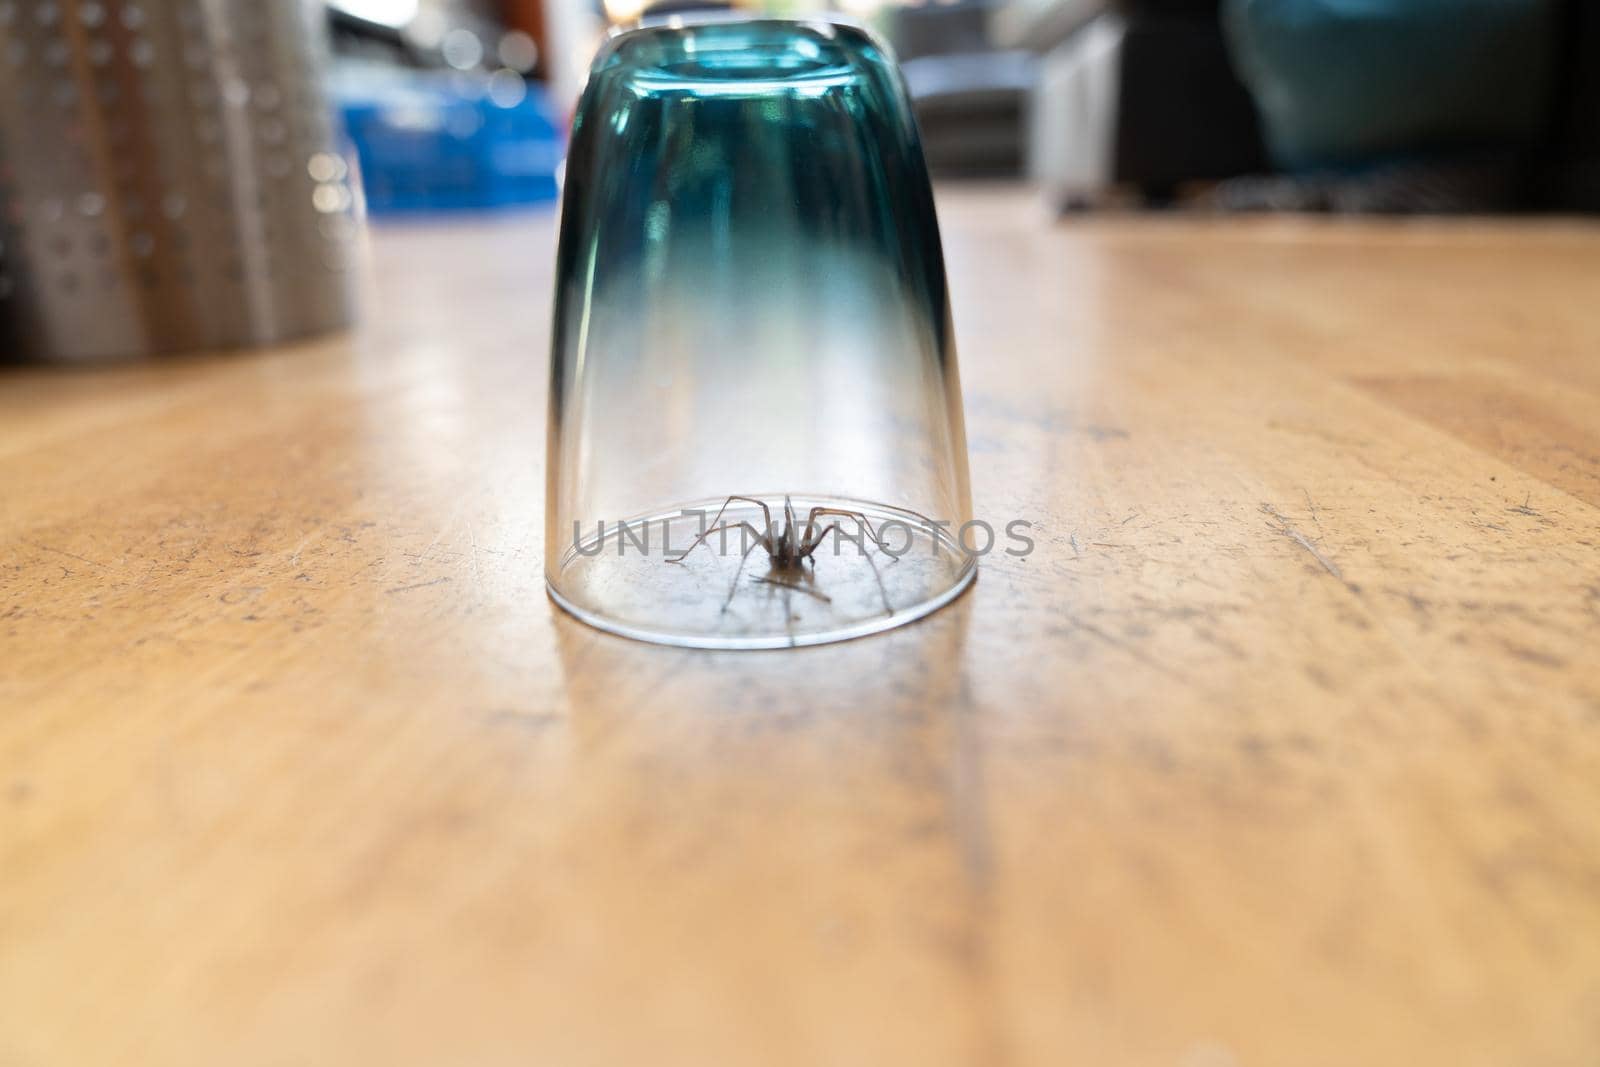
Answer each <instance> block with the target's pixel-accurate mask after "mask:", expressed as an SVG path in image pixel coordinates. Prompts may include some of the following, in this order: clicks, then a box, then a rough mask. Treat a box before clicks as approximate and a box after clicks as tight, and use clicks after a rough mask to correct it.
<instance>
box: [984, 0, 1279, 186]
mask: <svg viewBox="0 0 1600 1067" xmlns="http://www.w3.org/2000/svg"><path fill="white" fill-rule="evenodd" d="M991 32H992V35H993V38H994V40H995V41H996V43H997V44H1000V45H1003V46H1007V47H1026V48H1029V49H1032V50H1033V51H1035V52H1037V53H1039V54H1040V55H1041V59H1040V69H1039V78H1038V83H1037V86H1036V88H1035V90H1034V94H1033V98H1032V108H1031V117H1030V120H1029V124H1028V135H1029V139H1030V142H1031V143H1030V160H1029V170H1030V173H1031V174H1032V176H1033V177H1034V178H1035V179H1037V180H1038V181H1039V182H1040V183H1041V184H1042V185H1043V187H1044V189H1045V191H1046V193H1047V194H1048V195H1049V196H1051V197H1052V198H1053V199H1054V200H1055V201H1056V202H1057V203H1058V204H1059V205H1060V206H1063V207H1073V206H1082V205H1087V204H1091V203H1094V202H1096V201H1097V200H1098V199H1100V198H1102V197H1104V196H1105V194H1107V193H1108V192H1109V191H1110V190H1111V189H1112V188H1113V187H1115V186H1118V185H1127V186H1131V187H1133V188H1135V189H1137V190H1138V191H1140V192H1142V193H1143V194H1145V195H1146V196H1147V197H1149V198H1152V199H1155V200H1158V201H1164V200H1166V199H1168V198H1170V197H1171V196H1172V195H1173V193H1174V192H1176V191H1177V190H1178V189H1179V188H1180V187H1182V186H1183V185H1185V184H1186V183H1189V182H1194V181H1199V180H1206V179H1217V178H1226V177H1230V176H1233V175H1237V174H1248V173H1252V172H1255V171H1259V170H1260V169H1262V167H1263V165H1264V160H1263V154H1262V148H1261V139H1260V135H1259V133H1258V130H1257V121H1256V112H1255V107H1254V105H1253V103H1252V102H1251V100H1250V97H1249V95H1248V94H1247V93H1246V92H1245V90H1244V88H1243V86H1241V85H1240V84H1239V81H1238V79H1237V77H1236V76H1235V75H1234V72H1233V67H1232V64H1231V62H1230V60H1229V57H1228V52H1227V48H1226V45H1225V43H1224V41H1223V36H1222V27H1221V22H1220V20H1219V17H1218V4H1217V0H1010V2H1009V3H1007V4H1006V5H1005V6H1003V7H1001V8H999V9H998V10H996V12H995V13H994V17H993V20H992V23H991Z"/></svg>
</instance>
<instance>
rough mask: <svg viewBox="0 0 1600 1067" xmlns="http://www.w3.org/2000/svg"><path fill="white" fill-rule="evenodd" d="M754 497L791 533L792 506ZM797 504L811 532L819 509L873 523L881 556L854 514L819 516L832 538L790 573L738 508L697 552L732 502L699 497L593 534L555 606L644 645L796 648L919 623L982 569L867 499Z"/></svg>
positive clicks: (912, 516) (740, 505)
mask: <svg viewBox="0 0 1600 1067" xmlns="http://www.w3.org/2000/svg"><path fill="white" fill-rule="evenodd" d="M757 498H758V499H761V500H764V501H765V502H766V503H767V505H768V507H769V508H770V510H771V515H772V518H773V520H774V524H775V526H776V528H777V531H778V533H779V534H781V533H782V530H783V526H784V517H783V501H784V497H783V496H782V494H777V495H774V494H770V493H767V494H760V495H759V496H758V497H757ZM790 500H791V503H792V506H793V509H794V512H795V514H796V516H797V524H798V525H799V526H801V527H803V526H804V523H805V519H806V516H807V514H808V513H809V512H810V511H811V509H812V508H815V507H823V508H832V509H838V510H839V511H845V512H852V513H855V514H856V515H859V516H864V517H865V518H866V520H867V522H869V523H870V524H871V526H872V528H873V530H875V531H876V532H877V534H878V538H879V540H880V542H881V543H882V547H879V546H877V545H874V544H873V541H872V539H871V537H864V536H862V534H861V530H860V524H859V521H858V519H857V518H855V517H852V516H841V515H822V516H820V517H819V522H818V525H817V529H818V530H824V529H825V530H827V533H826V535H825V536H823V538H822V540H821V541H820V543H819V544H818V546H817V548H816V551H815V552H814V553H813V554H812V555H811V556H810V557H809V558H808V559H806V560H804V561H802V562H800V563H798V564H795V563H790V564H782V563H780V562H779V561H777V560H775V559H774V558H773V557H772V556H771V555H770V554H769V553H768V551H767V548H766V546H765V545H763V544H762V543H761V542H760V541H759V540H758V539H757V534H758V533H765V532H766V531H767V525H766V518H765V516H764V515H763V513H762V511H761V509H760V508H759V507H757V506H756V505H755V504H752V503H749V502H746V501H737V500H736V501H733V502H732V503H729V504H728V507H727V509H726V510H725V511H724V512H723V514H722V517H721V518H720V519H717V520H716V522H717V525H718V526H721V525H724V524H733V525H732V526H731V528H730V529H727V530H724V531H721V532H716V533H711V534H709V535H708V536H707V537H706V538H705V539H704V540H702V541H700V542H699V543H698V544H696V543H695V542H696V539H697V536H698V534H699V533H700V531H701V530H702V529H703V528H704V527H705V526H708V525H709V524H710V523H711V522H712V519H713V517H714V516H715V515H716V513H717V510H718V509H719V508H721V507H722V505H723V503H724V501H723V500H700V501H693V502H690V503H687V504H683V505H681V506H679V507H675V508H671V509H667V510H663V511H659V512H656V513H654V514H651V515H646V516H640V517H636V518H632V519H627V520H624V522H623V523H622V524H613V523H611V522H607V523H606V525H605V528H604V529H603V530H600V529H598V528H595V529H591V530H587V531H584V533H585V535H586V536H584V537H583V538H582V539H574V541H573V542H569V544H568V546H567V548H566V551H565V552H563V553H562V555H561V558H560V560H561V561H560V570H559V572H557V573H553V574H547V575H546V578H547V581H546V587H547V588H548V590H549V593H550V598H551V599H552V600H554V601H555V602H556V603H557V604H559V605H560V606H561V607H563V608H565V609H566V610H567V611H569V612H571V613H572V614H573V615H575V616H577V617H578V618H579V619H581V620H583V621H584V622H586V623H588V624H589V625H591V626H595V627H598V628H599V629H602V630H607V631H609V632H611V633H615V634H621V635H622V636H624V637H632V638H635V639H637V640H640V641H651V642H655V643H657V644H665V645H678V646H682V647H687V648H725V649H757V648H794V647H798V646H800V645H820V644H825V643H827V642H830V641H844V640H847V639H849V638H853V637H864V636H866V635H867V634H874V633H879V632H881V631H883V630H888V629H892V628H893V627H896V626H900V625H903V624H904V623H908V622H911V621H912V620H913V619H920V618H921V617H922V616H924V615H926V614H928V613H929V612H931V611H935V610H937V609H939V608H940V607H943V606H944V605H945V604H948V603H949V602H950V601H951V600H954V599H955V598H956V597H957V596H958V595H959V594H960V593H961V591H962V590H963V589H965V588H966V587H967V586H968V585H970V584H971V582H972V579H973V578H974V577H975V576H976V574H977V572H978V561H977V557H976V556H973V555H971V554H969V553H967V552H964V551H963V550H962V549H961V546H960V545H959V544H958V543H957V542H956V541H955V540H954V538H953V537H952V536H951V535H950V534H949V533H947V532H945V531H942V530H940V529H938V527H936V526H934V525H933V523H932V522H930V521H929V520H928V519H927V518H925V517H924V516H922V515H919V514H917V513H915V512H912V511H906V510H902V509H900V508H891V507H888V506H886V505H883V504H873V503H869V502H867V501H862V500H848V499H841V498H829V497H813V496H808V497H798V496H794V497H791V498H790ZM685 512H689V514H685ZM702 513H703V514H702ZM741 523H744V524H748V527H749V528H746V527H745V526H740V525H737V524H741ZM797 532H798V533H800V534H802V535H803V533H804V530H803V529H801V530H799V531H797ZM686 551H687V553H688V554H687V555H684V553H685V552H686ZM680 557H681V562H674V561H675V560H678V559H679V558H680Z"/></svg>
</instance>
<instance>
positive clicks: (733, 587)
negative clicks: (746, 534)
mask: <svg viewBox="0 0 1600 1067" xmlns="http://www.w3.org/2000/svg"><path fill="white" fill-rule="evenodd" d="M755 547H756V546H755V544H751V545H750V546H749V547H747V548H746V549H745V550H744V555H742V556H740V557H739V569H738V570H736V571H734V572H733V581H732V582H730V583H729V585H728V599H726V600H724V601H723V602H722V610H723V611H727V610H728V605H729V604H732V603H733V594H735V593H737V592H738V591H739V575H741V574H743V573H744V564H745V561H746V560H748V559H749V558H750V552H751V549H754V548H755Z"/></svg>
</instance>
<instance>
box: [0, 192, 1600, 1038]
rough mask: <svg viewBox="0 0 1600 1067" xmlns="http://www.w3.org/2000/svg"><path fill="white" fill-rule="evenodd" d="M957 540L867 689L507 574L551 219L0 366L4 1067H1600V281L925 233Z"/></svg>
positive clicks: (1139, 233) (455, 227)
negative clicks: (249, 335) (963, 421)
mask: <svg viewBox="0 0 1600 1067" xmlns="http://www.w3.org/2000/svg"><path fill="white" fill-rule="evenodd" d="M941 208H942V212H943V217H944V225H945V229H946V243H947V253H948V256H949V260H950V267H951V274H952V286H953V292H954V295H955V299H956V322H957V327H958V333H959V339H960V344H961V356H962V361H963V376H964V380H965V387H966V390H967V416H968V425H969V431H970V437H971V441H970V444H971V455H972V467H973V478H974V485H975V493H976V505H977V511H978V513H979V514H980V515H981V516H983V517H985V518H987V519H990V520H991V521H997V522H1003V521H1006V520H1009V519H1011V518H1016V517H1020V518H1027V519H1030V520H1032V521H1034V522H1035V523H1036V524H1037V525H1038V531H1037V537H1038V548H1037V551H1036V552H1035V553H1034V554H1033V555H1031V556H1029V557H1027V558H1025V559H1014V558H1010V557H1006V556H1002V555H998V554H996V555H993V556H991V557H989V558H988V559H987V560H985V562H984V564H983V567H982V570H981V573H980V577H979V581H978V583H977V585H976V586H975V587H974V588H973V590H972V591H971V592H970V593H968V594H967V595H966V596H964V597H963V598H962V599H961V600H959V601H958V602H957V603H956V604H954V605H952V606H951V607H950V608H948V609H946V610H944V611H942V612H940V613H938V614H937V615H935V616H933V617H931V618H929V619H927V620H925V621H923V622H920V623H917V624H915V625H912V626H910V627H907V628H904V629H901V630H897V631H893V632H891V633H888V634H884V635H881V636H879V637H875V638H871V639H867V640H862V641H857V642H852V643H848V644H844V645H835V646H828V647H822V648H815V649H802V650H797V651H791V652H782V653H756V654H738V653H720V654H718V653H704V652H691V651H683V650H673V649H666V648H656V647H650V646H646V645H640V644H634V643H630V642H627V641H624V640H620V639H614V638H611V637H608V636H605V635H601V634H598V633H595V632H593V631H591V630H589V629H586V628H585V627H583V626H582V625H580V624H577V623H575V622H573V621H572V620H570V619H568V618H565V617H564V616H562V615H561V614H560V613H559V612H558V611H556V610H555V609H553V608H552V606H551V605H550V604H549V602H548V601H547V600H546V598H545V596H544V593H543V585H542V579H541V575H540V560H541V546H540V543H539V539H540V526H541V519H540V509H541V506H542V505H541V501H542V474H541V449H542V442H543V411H544V396H543V388H544V374H545V366H546V362H545V359H546V332H547V328H548V314H549V303H548V295H549V292H548V291H549V288H550V277H549V267H550V258H551V241H552V229H553V226H552V220H551V219H550V218H549V217H548V216H535V217H531V218H521V219H507V220H502V221H498V222H490V223H468V224H452V225H449V226H443V225H435V226H427V225H416V226H410V227H406V228H385V229H381V230H379V231H378V232H377V233H376V234H375V235H374V237H373V260H374V277H375V281H374V284H373V292H372V293H371V294H370V297H369V301H368V312H367V321H368V326H367V327H366V328H364V329H363V330H362V331H361V332H360V333H359V334H357V335H356V336H353V337H350V338H347V339H337V340H332V341H326V342H321V343H315V344H307V345H303V346H299V347H293V348H285V349H280V350H274V351H270V352H265V353H257V354H232V355H216V356H205V357H196V358H191V359H185V360H178V361H172V362H166V363H161V364H157V365H151V366H135V367H118V368H110V369H100V370H93V371H77V372H67V371H52V370H47V369H17V368H11V369H8V370H5V371H0V708H3V711H0V1064H3V1065H5V1067H45V1065H58V1064H62V1065H65V1064H71V1065H86V1064H118V1065H128V1064H162V1065H208V1067H209V1065H214V1064H218V1063H228V1064H233V1065H258V1064H259V1065H269V1064H271V1065H278V1064H312V1063H317V1064H322V1063H326V1064H356V1063H388V1064H440V1063H448V1064H462V1065H480V1064H482V1065H499V1064H527V1063H537V1064H555V1065H569V1064H572V1065H588V1064H640V1063H651V1064H663V1065H677V1064H685V1065H687V1064H695V1065H703V1064H730V1065H732V1064H763V1065H788V1064H795V1065H817V1064H830V1065H832V1064H840V1065H854V1064H862V1065H883V1064H916V1065H947V1064H948V1065H1032V1064H1041V1065H1043V1064H1051V1065H1055V1064H1105V1065H1122V1064H1129V1065H1132V1064H1141V1065H1142V1064H1170V1065H1174V1067H1227V1065H1233V1064H1237V1065H1324V1064H1326V1065H1348V1064H1364V1065H1388V1064H1394V1065H1416V1064H1423V1063H1440V1064H1452V1065H1491V1064H1493V1065H1505V1064H1519V1065H1551V1067H1555V1065H1573V1067H1578V1065H1586V1067H1587V1065H1593V1064H1595V1063H1596V1062H1600V665H1597V662H1596V651H1595V650H1596V647H1597V638H1600V552H1597V545H1600V437H1597V435H1596V430H1595V426H1596V422H1595V415H1594V412H1595V411H1596V410H1597V407H1596V405H1597V403H1600V314H1597V311H1596V309H1597V308H1600V229H1597V228H1596V227H1595V226H1594V225H1591V224H1586V223H1577V222H1551V223H1501V222H1487V221H1485V222H1470V223H1463V222H1407V223H1399V222H1393V223H1318V222H1312V221H1296V220H1270V219H1269V220H1259V221H1249V222H1241V221H1209V220H1185V219H1180V218H1155V219H1143V218H1125V219H1100V220H1083V221H1078V222H1073V223H1071V224H1069V225H1056V226H1051V225H1046V223H1045V220H1044V219H1043V217H1042V216H1041V215H1039V214H1038V213H1037V209H1036V207H1035V206H1034V201H1033V199H1032V198H1031V197H1030V196H1028V195H1027V194H1026V193H1024V192H1022V191H1015V190H984V189H977V190H947V191H946V192H945V194H944V195H943V198H942V200H941Z"/></svg>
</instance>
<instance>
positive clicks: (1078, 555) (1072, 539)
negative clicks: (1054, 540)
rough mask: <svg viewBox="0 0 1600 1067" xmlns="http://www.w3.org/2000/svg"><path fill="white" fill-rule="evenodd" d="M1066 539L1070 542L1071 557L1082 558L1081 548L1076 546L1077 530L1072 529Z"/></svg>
mask: <svg viewBox="0 0 1600 1067" xmlns="http://www.w3.org/2000/svg"><path fill="white" fill-rule="evenodd" d="M1067 540H1068V541H1069V542H1071V543H1072V558H1073V559H1082V558H1083V550H1082V549H1081V548H1079V547H1078V531H1076V530H1074V531H1072V534H1071V536H1069V537H1068V538H1067Z"/></svg>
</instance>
